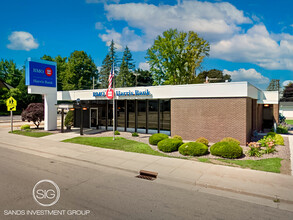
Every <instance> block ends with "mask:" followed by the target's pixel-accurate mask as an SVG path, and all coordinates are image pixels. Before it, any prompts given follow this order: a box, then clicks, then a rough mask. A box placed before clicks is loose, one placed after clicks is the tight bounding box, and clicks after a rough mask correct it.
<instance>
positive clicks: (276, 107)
mask: <svg viewBox="0 0 293 220" xmlns="http://www.w3.org/2000/svg"><path fill="white" fill-rule="evenodd" d="M273 115H274V122H276V123H279V105H278V104H275V105H273Z"/></svg>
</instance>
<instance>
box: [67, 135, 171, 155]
mask: <svg viewBox="0 0 293 220" xmlns="http://www.w3.org/2000/svg"><path fill="white" fill-rule="evenodd" d="M63 142H70V143H75V144H84V145H90V146H94V147H101V148H109V149H115V150H122V151H128V152H136V153H142V154H151V155H157V156H164V157H166V156H167V155H165V154H163V153H160V152H158V151H155V150H153V149H152V148H151V147H150V146H149V145H147V144H144V143H141V142H137V141H133V140H128V139H125V138H122V137H116V138H115V141H113V137H75V138H71V139H67V140H64V141H63Z"/></svg>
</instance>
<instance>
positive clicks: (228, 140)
mask: <svg viewBox="0 0 293 220" xmlns="http://www.w3.org/2000/svg"><path fill="white" fill-rule="evenodd" d="M221 142H234V143H236V144H238V145H240V141H238V140H237V139H235V138H232V137H225V138H223V139H222V140H221Z"/></svg>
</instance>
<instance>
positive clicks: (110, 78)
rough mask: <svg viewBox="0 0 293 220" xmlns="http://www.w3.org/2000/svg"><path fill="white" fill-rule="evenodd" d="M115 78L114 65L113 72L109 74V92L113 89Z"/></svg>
mask: <svg viewBox="0 0 293 220" xmlns="http://www.w3.org/2000/svg"><path fill="white" fill-rule="evenodd" d="M113 78H114V65H112V68H111V71H110V74H109V78H108V81H109V85H108V90H111V89H112V80H113Z"/></svg>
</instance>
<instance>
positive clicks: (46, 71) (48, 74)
mask: <svg viewBox="0 0 293 220" xmlns="http://www.w3.org/2000/svg"><path fill="white" fill-rule="evenodd" d="M45 73H46V75H47V76H52V74H53V70H52V69H51V68H50V67H47V68H46V69H45Z"/></svg>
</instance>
